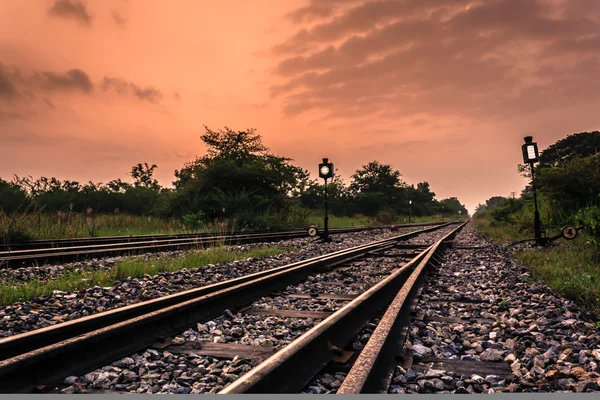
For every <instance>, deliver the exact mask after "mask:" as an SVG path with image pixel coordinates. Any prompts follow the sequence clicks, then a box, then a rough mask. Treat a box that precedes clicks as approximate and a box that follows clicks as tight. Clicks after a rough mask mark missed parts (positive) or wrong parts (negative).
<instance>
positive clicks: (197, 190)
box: [0, 126, 467, 229]
mask: <svg viewBox="0 0 600 400" xmlns="http://www.w3.org/2000/svg"><path fill="white" fill-rule="evenodd" d="M201 139H202V141H203V142H204V143H205V144H206V146H207V152H206V154H205V155H203V156H201V157H197V158H196V159H195V160H193V161H191V162H188V163H186V164H185V165H184V166H183V167H182V168H181V169H180V170H176V171H175V180H174V181H173V187H172V188H166V187H162V186H160V185H159V183H158V181H157V180H156V179H155V178H154V172H155V169H156V168H157V166H156V165H154V164H152V165H149V164H147V163H140V164H137V165H135V166H133V167H132V169H131V171H130V172H129V174H128V175H129V176H130V177H131V180H132V182H131V183H129V182H124V181H122V180H121V179H115V180H112V181H110V182H108V183H94V182H88V183H81V182H76V181H71V180H63V181H61V180H58V179H56V178H45V177H42V178H39V179H33V178H31V177H18V176H15V177H14V178H13V179H12V180H10V181H6V180H3V179H1V178H0V213H2V214H4V215H10V214H14V213H31V212H48V213H52V212H66V211H72V212H79V213H88V214H102V213H126V214H131V215H148V216H156V217H161V218H177V219H180V220H183V221H184V222H186V223H187V224H188V225H191V226H193V225H195V224H198V225H199V224H202V223H205V222H207V221H214V220H230V219H235V220H236V221H237V224H238V225H239V226H247V227H251V228H256V229H266V228H268V227H284V226H299V225H301V224H302V222H303V221H304V219H305V218H306V215H307V212H310V211H311V210H320V209H321V208H322V207H323V192H324V188H325V187H324V185H323V184H322V183H320V182H319V181H317V180H315V179H311V178H310V175H309V173H308V171H307V170H305V169H303V168H301V167H298V166H295V165H293V164H292V160H291V159H289V158H286V157H281V156H278V155H274V154H272V153H271V152H270V150H269V149H268V148H267V147H266V146H265V145H264V144H263V142H262V138H261V136H260V135H259V134H257V133H256V131H255V130H254V129H248V130H245V131H234V130H232V129H230V128H227V127H225V128H224V129H219V130H216V131H214V130H211V129H209V128H208V127H206V126H205V133H204V134H203V135H201ZM401 177H402V175H401V174H400V172H399V171H397V170H395V169H394V168H393V167H392V166H390V165H387V164H382V163H379V162H377V161H372V162H370V163H368V164H366V165H363V166H362V167H361V168H359V169H357V170H356V172H355V173H354V174H353V175H352V177H351V182H350V184H346V183H345V182H344V181H343V180H342V179H341V178H340V177H339V176H336V177H334V179H333V180H332V181H331V182H330V183H328V187H327V189H328V194H329V199H330V210H331V212H332V213H333V214H335V215H338V216H353V215H355V214H362V215H366V216H370V217H376V218H378V219H379V220H381V221H382V222H384V223H387V222H393V221H395V220H396V219H397V217H398V216H399V215H408V213H409V207H410V212H411V213H412V215H414V216H425V215H433V214H446V215H451V214H454V215H455V214H458V212H459V211H460V212H462V213H463V215H467V210H466V208H465V207H464V206H463V205H462V204H461V203H460V202H459V200H458V199H457V198H456V197H451V198H448V199H443V200H441V201H438V200H437V199H436V198H435V193H434V192H433V191H431V188H430V186H429V183H427V182H420V183H418V184H417V185H416V186H415V185H409V184H408V183H406V182H404V181H403V180H402V178H401ZM409 200H411V201H412V205H410V206H409Z"/></svg>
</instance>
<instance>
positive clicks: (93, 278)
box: [0, 247, 289, 306]
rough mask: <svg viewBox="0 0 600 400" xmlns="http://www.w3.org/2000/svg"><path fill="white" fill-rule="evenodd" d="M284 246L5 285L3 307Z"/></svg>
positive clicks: (131, 261) (123, 264)
mask: <svg viewBox="0 0 600 400" xmlns="http://www.w3.org/2000/svg"><path fill="white" fill-rule="evenodd" d="M288 251H289V249H286V248H281V247H259V248H256V249H253V250H247V251H240V250H232V249H231V248H228V247H214V248H209V249H205V250H197V251H193V252H190V253H187V254H185V255H179V256H177V257H164V256H163V257H151V258H149V259H146V258H142V257H132V258H125V259H122V260H120V261H118V262H117V263H116V264H115V265H114V266H113V267H112V268H111V269H109V270H83V271H68V272H65V273H64V274H63V275H62V276H60V277H59V278H56V279H51V280H46V281H44V280H40V279H34V280H30V281H27V282H24V283H23V282H5V283H3V284H2V285H0V305H2V306H6V305H9V304H13V303H16V302H20V301H30V300H33V299H35V298H38V297H42V296H49V295H51V294H53V293H54V291H56V290H58V291H63V292H74V291H79V290H85V289H88V288H92V287H95V286H101V287H109V286H112V285H113V284H115V283H116V282H119V281H123V280H125V279H127V278H141V277H143V276H145V275H150V276H154V275H158V274H160V273H164V272H173V271H179V270H182V269H184V268H187V269H193V268H202V267H205V266H207V265H209V264H223V263H228V262H231V261H235V260H240V259H246V258H260V257H268V256H272V255H275V254H281V253H286V252H288Z"/></svg>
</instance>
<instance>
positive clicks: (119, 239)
mask: <svg viewBox="0 0 600 400" xmlns="http://www.w3.org/2000/svg"><path fill="white" fill-rule="evenodd" d="M440 224H441V222H430V223H421V224H402V225H396V226H397V227H399V228H403V227H422V226H433V225H440ZM389 227H390V226H389V225H378V226H347V227H340V228H331V229H330V231H332V232H336V233H346V232H357V231H364V230H374V229H387V228H389ZM306 231H307V229H306V228H294V229H284V230H264V231H233V232H229V233H226V234H219V233H213V232H199V233H175V234H168V233H157V234H148V235H128V236H125V235H123V236H96V237H94V236H92V237H85V238H66V239H40V240H31V241H25V242H18V243H8V244H4V243H3V244H0V251H1V252H4V251H9V249H11V250H12V251H16V250H19V249H22V250H25V249H39V248H55V247H67V246H84V245H95V244H102V243H104V244H115V243H132V242H141V241H146V240H168V239H191V238H202V237H210V236H227V237H231V236H238V235H257V234H280V233H281V234H286V233H293V232H303V233H306Z"/></svg>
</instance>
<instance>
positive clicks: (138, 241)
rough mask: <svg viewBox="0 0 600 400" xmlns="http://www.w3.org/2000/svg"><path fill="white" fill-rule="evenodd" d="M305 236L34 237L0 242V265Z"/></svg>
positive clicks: (282, 233)
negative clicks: (34, 238)
mask: <svg viewBox="0 0 600 400" xmlns="http://www.w3.org/2000/svg"><path fill="white" fill-rule="evenodd" d="M440 224H441V223H428V224H405V225H397V226H398V227H423V226H435V225H440ZM389 228H390V226H389V225H387V226H358V227H345V228H332V229H330V230H329V232H330V233H331V234H341V233H350V232H359V231H365V230H375V229H389ZM306 236H307V231H306V229H303V228H299V229H292V230H287V231H274V232H273V231H272V232H250V233H243V232H234V233H231V234H224V235H214V234H209V233H198V234H175V235H162V234H158V235H140V236H104V237H89V238H82V239H57V240H37V241H31V242H23V243H16V244H11V245H2V246H0V249H2V251H0V267H7V266H8V267H11V268H18V267H22V266H27V265H32V264H34V265H35V264H38V265H41V264H44V263H47V262H71V261H77V260H81V259H86V258H89V257H106V256H119V255H129V254H143V253H150V252H158V251H172V250H180V249H185V248H191V247H209V246H213V245H215V244H219V243H223V244H248V243H259V242H277V241H281V240H289V239H296V238H302V237H306Z"/></svg>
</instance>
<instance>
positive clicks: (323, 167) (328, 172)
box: [319, 158, 333, 241]
mask: <svg viewBox="0 0 600 400" xmlns="http://www.w3.org/2000/svg"><path fill="white" fill-rule="evenodd" d="M319 177H320V178H323V179H324V180H325V221H324V225H325V227H324V229H323V236H322V238H323V240H325V241H329V230H328V228H327V226H328V222H329V216H328V215H327V212H328V210H327V206H328V204H327V179H329V178H332V177H333V163H330V162H329V159H328V158H323V162H322V163H321V164H319Z"/></svg>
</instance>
